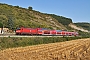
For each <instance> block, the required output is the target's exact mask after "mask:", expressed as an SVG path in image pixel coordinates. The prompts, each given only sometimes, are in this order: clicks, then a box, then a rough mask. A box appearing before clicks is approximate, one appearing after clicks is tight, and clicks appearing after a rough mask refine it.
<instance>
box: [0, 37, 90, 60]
mask: <svg viewBox="0 0 90 60" xmlns="http://www.w3.org/2000/svg"><path fill="white" fill-rule="evenodd" d="M0 59H1V60H90V38H88V39H78V40H72V41H66V42H61V43H50V44H42V45H34V46H27V47H19V48H12V49H6V50H2V51H0Z"/></svg>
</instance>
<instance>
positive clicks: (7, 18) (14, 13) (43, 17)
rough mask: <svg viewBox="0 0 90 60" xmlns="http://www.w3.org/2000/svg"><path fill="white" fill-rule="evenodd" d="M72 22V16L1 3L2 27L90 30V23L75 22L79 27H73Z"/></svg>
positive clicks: (0, 20) (0, 23)
mask: <svg viewBox="0 0 90 60" xmlns="http://www.w3.org/2000/svg"><path fill="white" fill-rule="evenodd" d="M2 24H3V25H2ZM70 24H73V21H72V19H71V18H67V17H63V16H58V15H55V14H48V13H41V12H39V11H35V10H33V8H32V7H28V8H22V7H19V6H12V5H8V4H2V3H0V27H3V26H4V27H7V28H9V29H12V30H15V29H16V28H18V27H30V28H37V27H40V28H48V29H60V30H69V31H72V30H74V31H77V30H78V29H80V28H82V29H84V30H90V23H86V24H80V23H75V24H74V26H77V27H78V29H76V28H73V27H71V26H70ZM80 31H82V30H80Z"/></svg>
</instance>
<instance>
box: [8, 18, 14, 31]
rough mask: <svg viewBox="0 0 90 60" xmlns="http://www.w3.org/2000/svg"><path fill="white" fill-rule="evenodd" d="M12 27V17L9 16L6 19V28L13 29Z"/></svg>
mask: <svg viewBox="0 0 90 60" xmlns="http://www.w3.org/2000/svg"><path fill="white" fill-rule="evenodd" d="M13 27H14V22H13V20H12V18H11V17H9V19H8V28H9V29H11V30H13Z"/></svg>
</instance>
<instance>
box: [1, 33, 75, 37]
mask: <svg viewBox="0 0 90 60" xmlns="http://www.w3.org/2000/svg"><path fill="white" fill-rule="evenodd" d="M0 37H63V36H58V35H57V36H56V35H47V36H46V35H15V33H13V34H11V33H10V34H0ZM67 37H74V36H67Z"/></svg>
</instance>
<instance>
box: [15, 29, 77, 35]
mask: <svg viewBox="0 0 90 60" xmlns="http://www.w3.org/2000/svg"><path fill="white" fill-rule="evenodd" d="M16 35H60V36H78V33H77V32H68V31H63V30H50V29H45V28H23V27H22V28H18V29H17V30H16Z"/></svg>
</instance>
